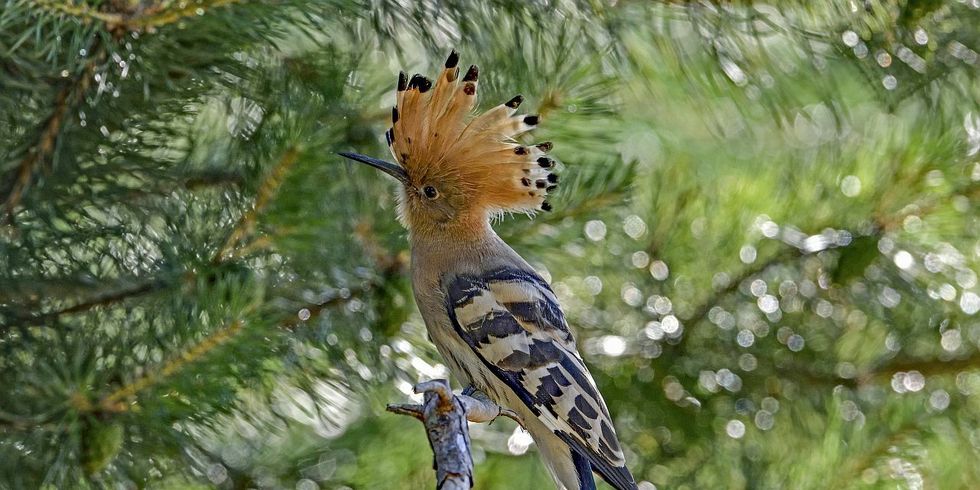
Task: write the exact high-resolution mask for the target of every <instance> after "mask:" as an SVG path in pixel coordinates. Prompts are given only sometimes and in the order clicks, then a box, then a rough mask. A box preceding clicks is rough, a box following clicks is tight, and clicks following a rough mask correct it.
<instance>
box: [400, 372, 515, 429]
mask: <svg viewBox="0 0 980 490" xmlns="http://www.w3.org/2000/svg"><path fill="white" fill-rule="evenodd" d="M446 386H448V384H445V382H444V381H442V380H433V381H423V382H421V383H419V384H417V385H415V387H414V391H415V392H416V393H425V392H435V393H436V394H437V395H438V396H439V398H440V401H442V402H443V403H447V402H449V401H450V400H451V399H452V398H453V397H454V396H455V398H456V399H457V400H459V402H460V404H462V405H463V409H464V410H465V411H466V420H468V421H470V422H474V423H477V424H483V423H487V422H493V421H494V420H496V419H497V417H501V416H503V417H507V418H509V419H512V420H514V421H515V422H517V424H518V425H520V426H521V427H522V428H525V427H524V421H523V420H521V416H520V415H518V414H517V412H515V411H513V410H511V409H509V408H504V407H501V406H500V405H498V404H496V403H495V402H494V401H493V400H491V399H490V397H489V396H487V394H486V393H483V392H482V391H479V390H477V389H476V387H474V386H473V385H470V386H467V387H466V388H464V389H463V391H462V392H460V394H458V395H452V392H450V391H448V390H447V388H446ZM387 410H388V411H389V412H392V413H397V414H401V415H410V416H412V417H415V418H417V419H419V420H423V412H424V407H423V406H422V405H416V404H411V403H392V404H389V405H388V407H387Z"/></svg>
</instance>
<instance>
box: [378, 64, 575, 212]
mask: <svg viewBox="0 0 980 490" xmlns="http://www.w3.org/2000/svg"><path fill="white" fill-rule="evenodd" d="M458 65H459V55H458V54H457V53H456V51H455V50H454V51H453V52H452V53H451V54H450V55H449V58H448V59H447V60H446V63H445V68H444V69H443V71H442V73H440V74H439V77H438V78H437V79H436V81H435V83H433V82H432V81H431V80H429V79H428V78H426V77H424V76H422V75H419V74H416V75H413V76H412V77H411V79H409V78H408V77H407V76H406V75H405V73H404V72H402V73H400V74H399V77H398V93H397V104H396V106H395V107H394V108H392V111H391V122H392V126H391V128H389V129H388V131H387V132H386V133H385V139H386V141H387V142H388V147H389V148H390V149H391V153H392V155H393V156H394V157H395V160H396V161H397V162H398V164H399V166H401V167H402V169H404V170H405V173H406V174H407V175H408V177H409V179H410V180H411V181H412V182H416V183H421V182H427V181H436V182H452V183H453V184H454V186H455V187H456V191H457V192H460V193H462V194H463V196H464V197H465V199H466V201H467V202H468V203H469V205H470V206H472V207H473V208H475V209H480V210H485V211H486V212H487V213H488V215H490V216H497V215H500V214H502V213H506V212H523V213H534V212H535V211H537V210H544V211H550V210H551V205H550V204H549V203H548V202H547V201H546V200H545V199H546V198H547V196H548V192H549V191H551V190H554V189H555V187H556V186H557V184H558V176H557V175H556V174H554V173H552V170H554V167H555V161H554V160H553V159H552V158H550V157H549V156H548V155H547V153H548V152H549V151H550V150H551V143H548V142H546V143H540V144H536V145H522V144H521V143H519V142H517V141H516V140H515V139H514V138H515V137H517V136H519V135H521V134H523V133H525V132H527V131H530V130H531V129H534V128H535V127H536V126H537V125H538V122H539V117H538V116H537V115H526V114H517V109H518V107H519V106H520V104H521V102H523V100H524V98H523V97H522V96H520V95H518V96H515V97H514V98H512V99H510V100H509V101H507V102H505V103H503V104H501V105H498V106H496V107H494V108H492V109H490V110H487V111H486V112H483V113H482V114H477V115H473V114H472V112H473V109H474V107H475V106H476V100H477V87H478V84H479V80H478V78H479V69H478V68H477V67H476V65H472V66H470V67H469V69H468V70H467V71H466V73H465V74H463V76H462V77H460V69H459V66H458Z"/></svg>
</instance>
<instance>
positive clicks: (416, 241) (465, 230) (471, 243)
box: [409, 215, 500, 252]
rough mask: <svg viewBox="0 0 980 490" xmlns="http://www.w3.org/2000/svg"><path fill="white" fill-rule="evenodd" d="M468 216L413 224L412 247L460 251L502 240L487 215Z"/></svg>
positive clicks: (411, 230)
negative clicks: (443, 221) (448, 220)
mask: <svg viewBox="0 0 980 490" xmlns="http://www.w3.org/2000/svg"><path fill="white" fill-rule="evenodd" d="M467 218H468V219H457V220H453V221H450V222H448V223H439V224H435V223H431V222H430V223H425V224H424V225H421V226H411V227H410V228H411V229H410V231H409V237H410V241H411V244H412V248H413V249H414V248H417V247H425V248H433V249H436V250H443V251H445V252H450V251H456V252H459V251H464V250H474V249H480V248H483V246H485V245H488V244H492V243H496V242H499V241H500V238H499V237H498V236H497V234H496V233H495V232H494V231H493V228H492V227H491V226H490V220H489V218H488V217H487V216H486V215H470V216H469V217H467Z"/></svg>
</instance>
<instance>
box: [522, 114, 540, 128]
mask: <svg viewBox="0 0 980 490" xmlns="http://www.w3.org/2000/svg"><path fill="white" fill-rule="evenodd" d="M538 122H539V118H538V116H524V124H527V125H528V126H537V125H538Z"/></svg>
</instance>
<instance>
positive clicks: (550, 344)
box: [445, 268, 636, 488]
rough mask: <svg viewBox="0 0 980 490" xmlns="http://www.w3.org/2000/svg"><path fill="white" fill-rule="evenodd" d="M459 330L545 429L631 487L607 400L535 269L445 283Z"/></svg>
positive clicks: (611, 477)
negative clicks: (607, 406) (597, 386)
mask: <svg viewBox="0 0 980 490" xmlns="http://www.w3.org/2000/svg"><path fill="white" fill-rule="evenodd" d="M445 286H446V287H445V289H446V291H445V292H446V298H447V301H448V304H447V310H448V313H449V316H450V318H451V319H452V321H453V325H454V327H455V328H456V330H457V333H458V334H459V335H460V336H461V337H462V338H463V339H464V340H465V341H466V343H467V344H468V345H469V346H470V348H472V349H473V351H474V352H475V353H476V354H477V356H478V357H479V358H480V359H481V360H482V361H483V363H484V364H485V365H486V366H487V367H488V368H490V371H491V372H493V373H494V375H496V376H497V377H498V378H499V379H501V380H502V381H503V382H504V383H505V384H506V385H507V386H508V387H509V388H511V389H512V390H513V391H514V393H515V394H517V396H518V398H520V400H521V401H523V402H524V404H525V405H526V406H527V407H528V408H529V409H530V410H531V412H532V413H534V414H535V415H536V416H537V417H538V418H539V419H540V420H541V421H542V422H543V423H544V424H545V426H547V427H548V428H549V429H551V430H552V431H554V432H555V434H557V435H558V436H559V437H561V438H562V439H564V440H565V441H566V442H567V443H568V444H569V445H570V446H571V447H572V448H574V451H577V452H579V453H581V454H582V455H583V456H585V457H586V458H588V460H589V461H590V462H591V464H592V467H593V468H594V469H595V470H596V471H598V472H599V474H600V475H601V476H602V477H603V478H605V479H606V480H607V481H609V482H610V483H611V484H613V485H614V486H616V487H617V488H635V486H636V484H635V483H634V482H633V478H632V476H631V475H630V473H629V471H628V470H627V469H626V467H625V460H624V457H623V451H622V449H621V448H620V445H619V441H618V440H617V438H616V433H615V432H614V430H613V428H612V427H613V426H612V420H611V418H610V416H609V411H608V410H607V409H606V404H605V402H604V401H603V399H602V395H600V394H599V391H598V389H596V386H595V381H593V379H592V376H591V374H589V370H588V368H587V367H586V366H585V363H584V362H583V361H582V358H581V357H580V356H579V354H578V351H577V349H576V346H575V340H574V338H573V337H572V334H571V332H570V331H569V329H568V324H567V323H566V321H565V317H564V314H563V313H562V311H561V308H560V307H559V305H558V299H557V298H556V297H555V294H554V292H553V291H552V290H551V287H549V286H548V284H547V283H546V282H545V281H544V280H543V279H541V278H540V277H538V276H537V275H536V274H534V273H533V272H529V271H524V270H520V269H512V268H506V269H500V270H496V271H493V272H491V273H488V274H483V275H481V276H479V277H473V276H457V277H453V278H451V279H450V280H448V281H446V282H445Z"/></svg>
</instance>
